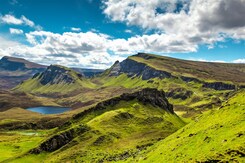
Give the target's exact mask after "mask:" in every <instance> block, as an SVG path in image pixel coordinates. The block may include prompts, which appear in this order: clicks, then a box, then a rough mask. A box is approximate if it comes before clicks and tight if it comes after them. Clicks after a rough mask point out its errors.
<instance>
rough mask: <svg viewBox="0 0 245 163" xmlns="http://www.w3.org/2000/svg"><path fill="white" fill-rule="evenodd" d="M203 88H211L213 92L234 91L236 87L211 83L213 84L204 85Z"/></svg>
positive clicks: (221, 83)
mask: <svg viewBox="0 0 245 163" xmlns="http://www.w3.org/2000/svg"><path fill="white" fill-rule="evenodd" d="M203 87H205V88H211V89H215V90H234V89H236V86H235V85H233V84H226V83H223V82H213V83H204V84H203Z"/></svg>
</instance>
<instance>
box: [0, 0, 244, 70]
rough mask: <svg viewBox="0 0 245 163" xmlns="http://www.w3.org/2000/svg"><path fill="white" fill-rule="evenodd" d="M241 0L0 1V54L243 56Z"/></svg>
mask: <svg viewBox="0 0 245 163" xmlns="http://www.w3.org/2000/svg"><path fill="white" fill-rule="evenodd" d="M244 15H245V0H147V1H146V0H101V1H99V0H0V57H2V56H13V57H21V58H25V59H27V60H30V61H33V62H37V63H40V64H45V65H49V64H61V65H64V66H69V67H80V68H99V69H105V68H108V67H110V66H111V65H112V64H113V63H114V62H115V61H116V60H119V61H122V60H124V59H125V58H127V57H128V56H130V55H134V54H137V53H138V52H145V53H152V54H158V55H162V56H170V57H175V58H180V59H187V60H196V61H210V62H230V63H245V16H244Z"/></svg>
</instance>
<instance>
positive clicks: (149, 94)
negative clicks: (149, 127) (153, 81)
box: [73, 88, 174, 119]
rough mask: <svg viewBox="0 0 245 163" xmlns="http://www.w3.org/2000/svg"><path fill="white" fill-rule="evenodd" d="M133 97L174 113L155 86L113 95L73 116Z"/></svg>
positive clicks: (77, 117)
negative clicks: (117, 95) (116, 95)
mask: <svg viewBox="0 0 245 163" xmlns="http://www.w3.org/2000/svg"><path fill="white" fill-rule="evenodd" d="M134 99H137V100H138V101H140V102H143V103H144V104H151V105H153V106H155V107H160V108H162V109H164V110H165V111H167V112H169V113H171V114H174V111H173V105H172V104H170V103H169V102H168V100H167V98H166V97H165V93H164V92H163V91H159V90H157V89H155V88H145V89H142V90H140V91H138V92H134V93H124V94H122V95H121V96H119V97H114V98H111V99H109V100H106V101H102V102H100V103H98V104H97V105H96V106H95V107H92V108H90V109H88V110H85V111H83V112H81V113H78V114H77V115H75V116H74V117H73V118H74V119H79V118H81V117H83V116H85V115H86V114H88V113H91V112H94V111H97V110H103V109H106V107H107V106H115V105H116V104H118V103H119V102H120V101H131V100H134Z"/></svg>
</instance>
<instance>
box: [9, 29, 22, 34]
mask: <svg viewBox="0 0 245 163" xmlns="http://www.w3.org/2000/svg"><path fill="white" fill-rule="evenodd" d="M9 32H10V33H11V34H17V35H19V34H23V33H24V32H23V30H21V29H15V28H9Z"/></svg>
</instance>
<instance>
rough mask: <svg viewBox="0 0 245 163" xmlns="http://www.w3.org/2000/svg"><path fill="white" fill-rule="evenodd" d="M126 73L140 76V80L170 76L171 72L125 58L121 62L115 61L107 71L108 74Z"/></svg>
mask: <svg viewBox="0 0 245 163" xmlns="http://www.w3.org/2000/svg"><path fill="white" fill-rule="evenodd" d="M123 73H126V74H127V75H128V77H134V76H136V77H140V76H141V77H142V80H148V79H151V78H156V77H159V78H170V77H172V75H171V73H169V72H166V71H161V70H156V69H154V68H152V67H149V66H147V65H146V64H143V63H139V62H137V61H134V60H131V59H126V60H124V61H122V62H116V63H115V64H114V65H113V66H112V69H111V72H110V73H109V76H119V75H120V74H123Z"/></svg>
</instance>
